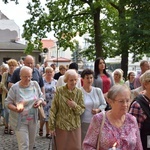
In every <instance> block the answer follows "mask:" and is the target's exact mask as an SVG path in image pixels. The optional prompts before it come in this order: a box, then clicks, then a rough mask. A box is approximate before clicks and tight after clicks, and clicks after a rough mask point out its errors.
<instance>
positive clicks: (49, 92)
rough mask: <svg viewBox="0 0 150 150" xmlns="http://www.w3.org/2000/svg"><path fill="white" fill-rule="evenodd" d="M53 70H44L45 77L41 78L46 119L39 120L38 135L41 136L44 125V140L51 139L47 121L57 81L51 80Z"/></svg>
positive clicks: (47, 68) (49, 68) (50, 68)
mask: <svg viewBox="0 0 150 150" xmlns="http://www.w3.org/2000/svg"><path fill="white" fill-rule="evenodd" d="M53 76H54V70H53V68H52V67H46V68H45V76H44V77H43V80H44V89H45V102H46V105H45V106H44V112H45V116H46V118H45V119H44V120H42V119H40V129H39V135H40V136H42V135H43V126H44V124H46V138H51V135H50V132H49V128H48V120H49V116H50V114H49V111H50V108H51V103H52V99H53V97H54V93H55V91H56V83H57V80H55V79H54V78H53Z"/></svg>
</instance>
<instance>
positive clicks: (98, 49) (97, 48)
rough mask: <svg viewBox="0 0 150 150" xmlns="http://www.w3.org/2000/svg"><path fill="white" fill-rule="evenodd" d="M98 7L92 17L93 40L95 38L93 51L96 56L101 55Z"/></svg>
mask: <svg viewBox="0 0 150 150" xmlns="http://www.w3.org/2000/svg"><path fill="white" fill-rule="evenodd" d="M100 10H101V9H100V7H98V8H97V9H96V10H95V13H94V14H93V17H94V35H95V36H94V40H95V51H96V58H97V57H102V56H103V50H102V35H101V24H100Z"/></svg>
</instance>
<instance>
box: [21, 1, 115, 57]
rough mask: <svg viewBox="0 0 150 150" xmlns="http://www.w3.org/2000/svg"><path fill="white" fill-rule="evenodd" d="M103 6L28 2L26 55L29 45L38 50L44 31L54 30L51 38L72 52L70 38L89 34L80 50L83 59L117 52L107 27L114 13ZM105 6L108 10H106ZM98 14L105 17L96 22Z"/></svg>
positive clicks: (98, 17) (113, 37)
mask: <svg viewBox="0 0 150 150" xmlns="http://www.w3.org/2000/svg"><path fill="white" fill-rule="evenodd" d="M107 5H108V3H106V2H105V1H104V2H102V1H96V2H95V1H92V0H91V1H88V0H80V1H79V0H55V1H49V2H47V4H46V7H45V8H43V7H42V6H41V4H40V0H34V1H32V3H29V5H28V7H27V8H28V9H29V13H30V14H31V18H30V19H29V20H26V22H25V24H24V34H23V36H24V37H25V39H26V40H27V41H28V42H29V45H30V47H28V49H27V50H26V52H30V48H31V45H34V46H36V48H38V49H41V45H38V42H39V41H40V39H42V38H43V37H45V35H46V33H47V32H50V31H52V30H54V31H55V37H56V38H57V39H58V40H59V43H60V45H61V46H62V47H63V48H64V50H65V49H66V48H67V47H70V48H71V50H72V51H74V50H75V46H74V44H73V43H72V42H71V39H72V38H73V37H75V36H76V33H77V32H79V33H80V36H82V35H83V34H85V33H89V35H90V39H88V42H90V43H91V44H90V46H89V47H88V49H86V50H84V51H82V54H83V55H84V56H86V57H87V58H88V59H94V58H95V57H98V56H104V57H107V56H109V54H111V55H112V53H113V50H117V49H116V45H117V42H116V41H115V39H116V38H115V36H116V34H117V32H116V31H115V32H112V29H113V25H111V24H112V23H113V19H112V18H111V17H114V16H115V15H114V14H115V13H113V10H112V9H110V6H107ZM105 7H108V9H109V11H108V10H107V9H106V8H105ZM101 12H103V13H104V14H105V15H108V16H109V17H107V18H106V17H104V18H101V19H100V13H101ZM101 20H102V21H101ZM108 35H109V36H108ZM116 37H117V36H116ZM110 39H111V40H110ZM110 52H112V53H110Z"/></svg>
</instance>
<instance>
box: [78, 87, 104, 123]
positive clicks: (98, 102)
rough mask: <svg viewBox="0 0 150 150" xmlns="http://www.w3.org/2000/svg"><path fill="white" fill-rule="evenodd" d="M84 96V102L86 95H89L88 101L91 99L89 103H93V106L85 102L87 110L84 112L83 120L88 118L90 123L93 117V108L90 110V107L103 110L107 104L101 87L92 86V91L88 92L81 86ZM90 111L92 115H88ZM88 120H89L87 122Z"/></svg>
mask: <svg viewBox="0 0 150 150" xmlns="http://www.w3.org/2000/svg"><path fill="white" fill-rule="evenodd" d="M81 90H82V93H83V96H84V102H85V101H86V97H87V96H88V97H89V99H88V101H90V102H89V103H91V104H92V106H87V107H86V104H85V111H84V113H83V114H82V117H81V118H82V122H84V121H85V120H86V123H90V121H91V119H92V116H93V115H92V113H90V112H92V110H89V108H91V109H92V107H93V108H99V109H100V110H101V111H103V110H105V108H106V106H107V104H106V101H105V98H104V95H103V92H102V90H101V89H100V88H96V87H92V90H91V92H89V93H87V92H86V91H85V90H84V88H83V87H82V88H81ZM89 111H90V112H89ZM89 113H90V115H88V114H89ZM87 121H88V122H87Z"/></svg>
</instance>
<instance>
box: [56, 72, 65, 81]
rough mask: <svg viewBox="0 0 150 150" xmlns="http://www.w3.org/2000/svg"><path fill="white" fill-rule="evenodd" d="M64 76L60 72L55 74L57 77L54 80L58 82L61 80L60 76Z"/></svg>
mask: <svg viewBox="0 0 150 150" xmlns="http://www.w3.org/2000/svg"><path fill="white" fill-rule="evenodd" d="M62 75H63V74H61V73H60V72H58V73H55V75H54V79H55V80H58V79H59V77H60V76H62Z"/></svg>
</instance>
